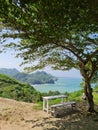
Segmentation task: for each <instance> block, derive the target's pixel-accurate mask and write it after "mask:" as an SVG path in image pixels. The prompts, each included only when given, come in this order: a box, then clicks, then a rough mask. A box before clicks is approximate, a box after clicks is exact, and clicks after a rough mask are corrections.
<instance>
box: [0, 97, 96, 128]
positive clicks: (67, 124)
mask: <svg viewBox="0 0 98 130" xmlns="http://www.w3.org/2000/svg"><path fill="white" fill-rule="evenodd" d="M33 105H34V104H33V103H25V102H18V101H15V100H11V99H6V98H0V130H77V129H78V130H98V115H94V116H93V118H92V117H91V116H88V117H87V116H82V111H85V109H84V108H83V109H82V108H81V105H80V106H78V107H77V110H73V111H72V112H68V113H67V114H65V115H64V116H62V117H58V118H55V117H53V116H51V115H50V114H47V113H46V112H43V111H42V110H35V109H34V108H33ZM82 106H83V105H82Z"/></svg>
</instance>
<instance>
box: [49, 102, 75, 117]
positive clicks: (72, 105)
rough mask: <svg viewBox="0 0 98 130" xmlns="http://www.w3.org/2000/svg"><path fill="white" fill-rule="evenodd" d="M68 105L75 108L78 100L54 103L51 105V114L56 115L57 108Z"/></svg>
mask: <svg viewBox="0 0 98 130" xmlns="http://www.w3.org/2000/svg"><path fill="white" fill-rule="evenodd" d="M68 106H70V107H71V108H72V109H73V108H74V107H76V102H74V101H71V102H64V103H61V104H55V105H52V106H51V115H54V116H56V114H57V108H60V107H63V108H67V107H68Z"/></svg>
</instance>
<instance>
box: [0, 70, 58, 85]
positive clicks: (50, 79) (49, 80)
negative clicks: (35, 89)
mask: <svg viewBox="0 0 98 130" xmlns="http://www.w3.org/2000/svg"><path fill="white" fill-rule="evenodd" d="M0 73H1V74H7V75H9V76H11V77H13V78H15V79H17V80H19V81H21V82H23V83H29V84H54V83H55V81H56V80H57V78H56V77H54V76H52V75H50V74H48V73H46V72H44V71H37V72H35V73H32V74H27V73H22V72H19V71H18V70H17V69H6V68H2V69H0Z"/></svg>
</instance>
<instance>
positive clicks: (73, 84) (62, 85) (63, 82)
mask: <svg viewBox="0 0 98 130" xmlns="http://www.w3.org/2000/svg"><path fill="white" fill-rule="evenodd" d="M81 82H82V79H81V78H71V77H62V78H61V77H60V78H58V80H57V81H56V82H55V84H41V85H32V86H33V87H34V88H35V89H36V90H37V91H39V92H49V91H59V92H61V93H65V92H74V91H77V90H81V89H82V88H81V87H80V83H81Z"/></svg>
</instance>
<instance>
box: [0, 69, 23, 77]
mask: <svg viewBox="0 0 98 130" xmlns="http://www.w3.org/2000/svg"><path fill="white" fill-rule="evenodd" d="M18 73H20V72H19V71H18V70H17V69H7V68H0V74H6V75H9V76H14V75H16V74H18Z"/></svg>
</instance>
